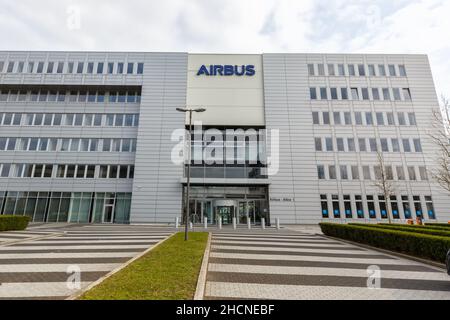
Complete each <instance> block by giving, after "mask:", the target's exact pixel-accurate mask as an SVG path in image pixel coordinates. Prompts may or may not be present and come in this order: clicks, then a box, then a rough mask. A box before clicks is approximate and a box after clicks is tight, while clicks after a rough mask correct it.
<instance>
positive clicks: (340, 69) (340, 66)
mask: <svg viewBox="0 0 450 320" xmlns="http://www.w3.org/2000/svg"><path fill="white" fill-rule="evenodd" d="M338 74H339V75H340V76H345V68H344V65H343V64H338Z"/></svg>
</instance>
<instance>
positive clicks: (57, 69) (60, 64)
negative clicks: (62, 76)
mask: <svg viewBox="0 0 450 320" xmlns="http://www.w3.org/2000/svg"><path fill="white" fill-rule="evenodd" d="M63 69H64V62H62V61H60V62H58V67H57V68H56V73H63Z"/></svg>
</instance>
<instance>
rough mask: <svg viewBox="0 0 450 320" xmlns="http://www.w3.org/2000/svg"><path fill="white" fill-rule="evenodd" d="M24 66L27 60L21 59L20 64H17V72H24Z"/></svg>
mask: <svg viewBox="0 0 450 320" xmlns="http://www.w3.org/2000/svg"><path fill="white" fill-rule="evenodd" d="M24 66H25V62H23V61H19V64H18V66H17V73H23V68H24Z"/></svg>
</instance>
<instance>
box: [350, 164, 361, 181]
mask: <svg viewBox="0 0 450 320" xmlns="http://www.w3.org/2000/svg"><path fill="white" fill-rule="evenodd" d="M351 170H352V179H353V180H359V168H358V166H352V167H351Z"/></svg>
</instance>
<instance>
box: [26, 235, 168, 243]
mask: <svg viewBox="0 0 450 320" xmlns="http://www.w3.org/2000/svg"><path fill="white" fill-rule="evenodd" d="M162 239H164V237H155V238H148V239H131V240H103V239H97V240H77V239H70V240H69V239H65V238H61V239H58V240H38V241H33V242H32V243H38V244H42V245H45V244H63V243H67V244H70V243H73V244H79V243H86V244H89V243H92V244H93V243H96V242H101V243H103V242H108V243H111V244H112V243H122V244H124V245H125V244H126V243H129V242H133V243H149V242H155V241H156V242H157V241H159V240H162Z"/></svg>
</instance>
